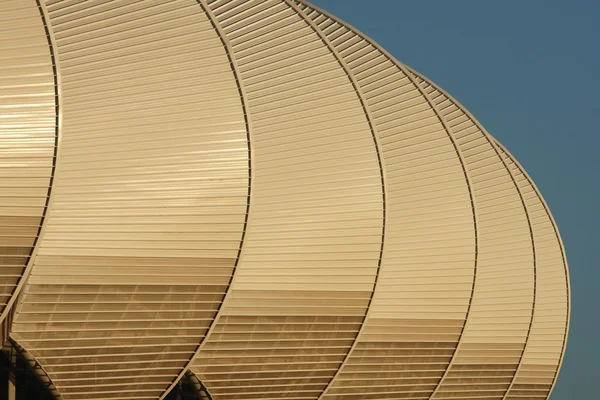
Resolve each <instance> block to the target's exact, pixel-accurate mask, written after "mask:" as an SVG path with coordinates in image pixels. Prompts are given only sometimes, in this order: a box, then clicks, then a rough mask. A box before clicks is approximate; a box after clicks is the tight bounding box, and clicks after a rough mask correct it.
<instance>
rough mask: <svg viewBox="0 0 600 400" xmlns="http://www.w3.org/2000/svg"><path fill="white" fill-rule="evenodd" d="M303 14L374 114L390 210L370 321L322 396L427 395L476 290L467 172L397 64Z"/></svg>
mask: <svg viewBox="0 0 600 400" xmlns="http://www.w3.org/2000/svg"><path fill="white" fill-rule="evenodd" d="M302 8H303V9H304V10H305V12H306V14H307V15H308V16H309V17H310V18H312V19H313V20H314V21H315V23H316V24H317V26H318V27H319V29H321V30H322V32H323V33H324V34H325V35H327V37H329V38H330V40H331V42H332V43H333V44H334V46H335V47H336V49H338V51H339V54H340V55H341V56H342V57H343V59H344V60H345V61H346V62H347V64H348V66H349V67H350V68H351V70H352V73H353V74H354V75H355V76H356V79H357V82H358V83H359V86H360V88H361V90H362V91H363V93H364V95H365V97H366V99H367V107H368V108H369V110H370V111H371V113H372V114H373V115H374V122H375V126H376V127H377V132H378V134H379V139H380V141H381V143H382V155H383V160H384V163H385V166H386V183H387V196H388V202H387V204H388V213H389V218H388V221H389V223H388V226H387V235H386V243H385V252H384V256H383V265H382V270H381V275H380V281H379V283H378V286H377V291H376V293H375V296H374V299H373V304H372V305H371V309H370V313H369V318H368V319H367V320H366V321H365V324H364V326H363V329H362V334H361V336H360V337H359V340H358V343H357V345H356V347H355V349H354V351H353V352H352V353H351V354H350V356H349V358H348V359H347V360H346V362H345V365H344V366H343V367H342V369H341V370H340V373H339V374H338V376H336V379H335V380H334V381H333V382H332V383H331V385H330V387H329V388H328V390H327V392H326V393H325V396H324V398H337V397H344V398H378V399H379V398H398V397H400V396H402V395H403V394H406V393H412V394H414V395H419V394H421V397H428V395H429V394H430V393H431V392H432V390H433V388H434V387H435V384H436V383H437V382H438V381H439V379H440V378H441V377H442V374H443V372H444V370H445V368H446V366H447V364H448V362H449V361H450V358H451V355H452V353H453V351H454V349H455V347H456V344H457V342H458V339H459V336H460V333H461V330H462V326H463V324H464V321H465V318H466V313H467V309H468V305H469V299H470V297H471V292H472V286H473V277H474V272H475V253H476V242H475V229H474V228H475V223H474V217H473V205H472V202H471V198H470V194H469V188H468V182H467V179H466V176H465V171H464V167H463V165H462V162H461V159H460V157H459V156H458V154H457V151H456V147H455V145H454V144H453V141H452V138H451V137H449V135H448V133H447V132H446V130H445V129H444V126H443V125H442V123H441V122H440V120H439V118H438V116H437V115H436V113H435V112H434V111H433V109H432V107H431V106H430V105H429V104H428V102H427V99H426V98H425V97H424V96H423V95H422V94H421V92H420V91H419V89H418V88H417V86H416V85H415V84H414V83H413V82H412V80H411V79H410V78H409V77H407V75H406V74H405V72H404V71H402V69H401V68H399V67H398V66H397V65H395V64H394V63H393V62H392V61H391V60H390V59H389V58H388V57H386V56H385V55H384V54H382V53H381V52H380V51H379V50H378V49H376V48H375V47H373V46H372V45H371V44H370V43H369V42H367V41H366V40H365V39H363V38H361V37H359V36H357V35H356V34H355V33H354V32H352V31H350V30H349V29H348V28H346V27H344V26H342V25H340V24H339V23H336V22H335V21H333V20H331V19H329V18H327V17H325V16H323V15H322V14H320V13H318V12H315V11H313V10H311V9H310V8H306V7H302ZM441 171H443V173H441Z"/></svg>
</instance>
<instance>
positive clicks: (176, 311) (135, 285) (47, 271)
mask: <svg viewBox="0 0 600 400" xmlns="http://www.w3.org/2000/svg"><path fill="white" fill-rule="evenodd" d="M47 10H48V16H49V21H50V23H51V25H52V31H53V34H54V37H55V40H56V43H57V52H58V58H59V62H60V65H59V71H60V74H61V77H62V87H61V90H62V102H63V113H64V120H63V124H62V128H61V129H62V130H61V146H60V159H59V162H58V167H57V168H58V171H57V179H56V180H55V184H54V189H55V192H54V193H53V196H54V197H53V204H52V209H51V210H50V213H51V214H50V217H49V218H48V220H47V221H46V226H45V234H44V237H43V239H42V241H41V244H40V249H39V252H38V254H37V259H36V261H35V265H34V268H33V272H32V274H31V276H30V278H29V284H28V288H27V292H26V295H25V296H24V297H23V300H22V304H21V308H20V311H19V314H18V316H17V318H16V319H15V324H14V331H13V335H14V337H15V338H16V339H17V340H18V341H19V342H20V343H21V344H22V345H23V346H24V347H25V348H27V350H28V351H29V352H30V353H31V354H33V355H34V356H35V357H36V358H37V359H38V360H39V362H40V363H42V364H43V365H44V366H45V368H46V370H47V372H48V374H49V376H50V377H51V378H52V380H53V382H54V383H55V385H56V387H57V388H58V390H59V391H60V392H61V394H62V395H63V396H64V397H65V398H66V399H106V398H140V399H141V398H147V399H154V398H157V397H158V396H160V395H161V394H162V393H163V392H164V390H165V389H166V388H167V387H168V385H169V384H170V383H171V381H172V380H173V379H174V377H176V376H177V374H178V373H179V372H180V371H181V369H182V368H184V367H185V365H186V363H187V360H188V359H189V358H190V357H191V356H192V355H193V353H194V351H195V350H196V348H197V346H198V345H199V343H200V341H201V340H202V338H203V336H204V335H205V333H206V332H207V330H208V328H209V326H210V325H211V323H212V320H213V318H214V316H215V314H216V311H217V309H218V308H219V306H220V303H221V300H222V299H223V296H224V294H225V291H226V289H227V287H228V284H229V281H230V279H231V275H232V273H233V269H234V266H235V263H236V259H237V255H238V251H239V248H240V241H241V236H242V232H243V230H244V223H245V216H246V208H247V202H248V143H247V137H246V127H245V122H244V115H243V109H242V106H241V100H240V94H239V91H238V87H237V85H236V83H235V79H234V75H233V73H232V70H231V67H230V65H229V62H228V59H227V55H226V53H225V49H224V48H223V44H222V43H221V40H220V39H219V37H218V35H217V34H216V32H215V31H214V28H213V27H212V25H211V23H210V21H208V19H207V18H206V16H205V15H204V14H203V13H202V12H201V9H200V7H199V6H198V4H197V3H196V2H195V1H192V0H189V1H184V0H178V1H174V2H169V3H165V2H163V1H145V2H142V3H140V2H120V3H113V2H110V3H104V2H91V1H90V2H85V3H81V2H71V3H63V2H48V4H47ZM38 18H39V16H38Z"/></svg>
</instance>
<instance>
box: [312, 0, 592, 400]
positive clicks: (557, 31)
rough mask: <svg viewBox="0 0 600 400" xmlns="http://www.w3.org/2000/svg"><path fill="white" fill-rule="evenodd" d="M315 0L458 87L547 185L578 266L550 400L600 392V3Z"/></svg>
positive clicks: (587, 399)
mask: <svg viewBox="0 0 600 400" xmlns="http://www.w3.org/2000/svg"><path fill="white" fill-rule="evenodd" d="M313 3H314V4H315V5H317V6H320V7H322V8H324V9H325V10H327V11H330V12H331V13H333V14H334V15H336V16H337V17H339V18H341V19H343V20H345V21H346V22H349V23H350V24H352V25H354V26H355V27H356V28H358V29H359V30H361V31H362V32H363V33H365V34H366V35H368V36H370V37H371V38H373V39H374V40H375V41H377V42H378V43H379V44H381V45H382V46H383V47H384V48H385V49H387V50H388V51H389V52H390V53H391V54H393V55H394V56H395V57H396V58H397V59H398V60H400V61H402V62H404V63H406V64H408V65H410V66H411V67H413V68H415V69H416V70H417V71H419V72H421V73H423V74H424V75H426V76H427V77H429V78H431V79H432V80H433V81H434V82H436V83H437V84H438V85H440V86H441V87H442V88H444V89H445V90H447V91H448V92H449V93H450V94H452V95H453V96H454V97H455V98H456V99H457V100H458V101H460V102H461V103H462V104H463V105H464V106H466V107H467V108H468V109H469V111H471V112H472V113H473V114H474V115H475V117H476V118H477V119H478V120H479V121H480V122H481V123H482V124H483V125H484V126H485V127H486V128H487V130H488V131H489V132H490V133H491V134H492V135H494V136H495V137H496V138H498V140H500V142H501V143H502V144H504V145H505V146H506V147H507V148H508V149H509V150H510V151H511V153H512V154H513V155H514V156H515V157H516V158H517V159H518V160H519V162H520V163H521V164H522V165H523V166H524V167H525V169H526V170H527V172H528V173H529V175H530V176H531V177H532V178H533V180H534V181H535V182H536V184H537V186H538V188H539V189H540V190H541V192H542V194H543V196H544V198H545V199H546V201H547V203H548V205H549V206H550V210H551V211H552V214H553V215H554V217H555V219H556V221H557V223H558V226H559V229H560V232H561V235H562V238H563V241H564V243H565V247H566V252H567V258H568V262H569V267H570V273H571V289H572V298H571V303H572V304H571V305H572V314H571V328H570V334H569V340H568V348H567V352H566V356H565V360H564V363H563V368H562V370H561V373H560V376H559V379H558V383H557V385H556V388H555V390H554V393H553V394H552V397H551V400H579V399H581V400H591V399H596V398H600V396H599V395H598V392H599V389H598V382H599V381H600V363H599V362H598V360H600V340H598V338H600V311H599V309H600V267H599V266H598V261H597V260H598V257H597V256H596V255H597V254H598V251H597V248H598V247H599V246H600V243H599V240H598V239H599V238H600V235H599V234H598V228H599V226H600V211H599V209H598V200H597V199H598V198H599V197H600V183H599V182H600V178H599V176H598V175H599V173H600V132H599V129H598V122H597V117H598V116H599V115H600V1H597V0H577V1H564V0H563V1H558V0H527V1H523V0H507V1H480V0H455V1H439V0H437V1H436V0H421V1H408V0H404V1H399V0H369V1H365V0H314V1H313ZM366 5H368V6H369V7H368V8H367V7H366Z"/></svg>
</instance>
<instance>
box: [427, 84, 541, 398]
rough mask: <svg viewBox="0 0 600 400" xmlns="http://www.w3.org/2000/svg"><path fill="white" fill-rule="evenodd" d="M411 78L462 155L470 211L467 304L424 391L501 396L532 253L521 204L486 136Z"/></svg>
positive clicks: (528, 314)
mask: <svg viewBox="0 0 600 400" xmlns="http://www.w3.org/2000/svg"><path fill="white" fill-rule="evenodd" d="M417 81H418V82H419V83H420V85H421V87H422V88H423V90H424V92H425V93H426V95H427V96H428V97H429V98H430V99H431V101H432V103H433V104H435V107H436V109H437V110H438V112H439V113H440V116H441V118H443V119H444V120H445V121H446V123H447V126H448V129H449V130H450V133H451V134H452V135H453V136H454V138H455V140H456V143H457V145H458V148H459V151H460V152H461V153H462V154H463V156H464V157H465V161H466V167H467V173H468V174H469V175H470V177H471V182H472V190H473V195H474V199H475V203H476V207H477V217H478V230H477V233H478V241H479V247H478V263H477V276H476V279H475V287H474V291H473V298H472V300H471V309H470V312H469V316H468V319H467V322H466V324H465V328H464V331H463V335H462V338H461V341H460V343H459V345H458V348H457V350H456V352H455V354H454V356H453V358H452V362H451V365H450V366H449V369H448V373H447V374H446V375H445V376H444V379H442V381H441V382H440V383H439V385H438V387H437V388H436V390H435V392H434V395H433V396H432V398H434V399H448V398H456V397H478V396H485V397H486V398H490V399H502V397H503V396H504V394H505V393H506V390H507V389H508V386H509V385H510V381H511V379H512V377H513V376H514V374H515V371H516V368H517V366H518V364H519V360H520V357H521V354H522V352H523V348H524V345H525V343H526V341H527V336H528V334H529V327H530V324H531V318H532V310H533V300H534V299H533V295H534V290H535V288H534V284H535V270H534V267H535V258H534V245H533V242H532V235H531V229H530V223H529V219H528V215H527V209H526V208H525V207H524V204H523V201H522V199H521V196H520V194H519V191H518V188H517V186H516V184H515V181H514V179H513V177H512V176H511V174H510V173H509V171H508V169H507V168H506V166H505V164H504V163H503V162H502V159H501V158H500V156H499V155H498V152H497V151H496V149H495V148H494V146H493V143H492V142H491V140H490V138H489V137H487V136H486V135H485V134H484V133H483V132H482V131H481V130H480V129H479V127H478V126H477V125H476V124H475V122H474V121H473V120H471V119H470V117H469V116H468V115H467V114H466V113H465V112H464V111H463V110H462V109H460V108H459V107H458V106H457V105H456V104H454V102H453V101H452V100H450V99H448V98H447V97H446V96H445V95H444V94H443V93H441V92H440V91H439V90H438V89H436V88H435V87H433V86H432V85H430V84H429V83H428V82H427V81H425V80H424V79H422V78H419V77H418V78H417ZM500 216H501V217H500ZM481 371H484V372H483V373H481ZM474 375H477V376H478V377H477V378H474Z"/></svg>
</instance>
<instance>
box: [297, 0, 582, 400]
mask: <svg viewBox="0 0 600 400" xmlns="http://www.w3.org/2000/svg"><path fill="white" fill-rule="evenodd" d="M294 1H296V2H298V3H304V4H306V5H308V6H309V7H311V8H313V9H315V10H316V11H318V12H320V13H322V14H323V15H325V16H327V17H329V18H331V19H333V20H335V21H337V22H339V23H341V24H344V25H345V26H346V27H347V28H348V29H350V30H352V31H354V32H355V33H357V34H358V35H360V36H361V37H362V38H364V39H365V40H367V41H368V42H369V43H370V44H371V45H372V46H374V47H375V48H376V49H378V50H379V51H381V53H382V54H384V55H385V56H386V57H388V58H389V59H390V61H392V62H394V63H396V65H398V66H399V67H401V68H402V67H404V68H406V69H407V70H408V71H410V72H411V73H412V74H415V75H417V76H420V77H422V78H423V79H424V80H426V81H427V82H428V83H430V84H431V85H432V86H435V88H436V89H437V90H439V91H440V92H441V93H442V94H444V95H445V96H446V97H448V99H450V100H451V101H453V102H454V103H455V104H456V106H457V107H459V108H460V109H461V110H462V111H463V112H464V113H465V115H466V116H467V117H469V118H470V119H471V120H472V121H473V122H474V123H475V125H476V126H477V127H478V128H479V129H480V130H481V131H482V132H483V134H484V135H485V136H486V137H487V138H488V140H489V141H490V142H491V143H492V146H494V145H496V146H497V147H499V148H501V149H502V150H503V151H505V152H506V154H507V155H509V156H510V157H511V159H512V160H513V162H514V163H515V164H516V165H517V166H518V167H519V168H520V169H521V171H523V175H524V176H525V177H526V178H527V180H528V181H529V183H530V184H531V186H532V187H533V189H534V190H535V192H536V194H537V195H538V197H539V198H540V201H541V203H542V204H543V206H544V209H545V210H546V212H547V213H548V216H549V218H550V221H551V222H552V225H553V227H554V230H555V232H556V236H557V238H558V242H559V244H560V249H561V253H562V258H563V264H564V268H565V276H566V282H567V323H566V328H565V336H564V340H563V346H562V352H561V356H560V360H559V363H558V366H557V370H556V374H555V377H554V381H553V382H552V387H551V388H550V391H549V393H548V398H549V397H550V396H551V395H552V391H553V390H554V386H555V385H556V381H557V378H558V373H559V371H560V369H561V367H562V363H563V360H564V355H565V350H566V347H567V338H568V333H569V324H570V320H571V283H570V279H569V266H568V262H567V257H566V252H565V247H564V243H563V241H562V238H561V236H560V232H559V230H558V225H557V223H556V220H555V219H554V216H553V215H552V213H551V212H550V209H549V207H548V204H547V203H546V200H545V199H544V197H543V196H542V195H541V193H540V190H539V189H538V187H537V186H536V184H535V183H534V181H533V180H532V179H531V177H530V176H529V175H528V174H527V172H526V171H525V169H524V168H523V167H522V166H521V164H520V163H519V162H518V161H517V160H516V158H515V157H514V156H513V155H512V154H511V153H510V152H509V151H508V150H507V149H506V148H505V147H504V146H503V145H501V144H500V143H499V142H498V141H497V140H496V139H495V138H494V137H493V136H492V135H491V134H490V133H489V132H488V131H487V130H486V129H485V128H484V127H483V125H482V124H481V123H480V122H479V121H478V120H477V118H475V116H473V114H472V113H471V112H470V111H469V110H468V109H467V108H465V107H464V106H463V105H462V104H461V103H460V102H459V101H457V100H456V99H455V98H454V97H453V96H452V95H450V94H449V93H448V92H446V91H445V90H444V89H442V88H441V87H439V86H438V85H437V84H434V83H433V81H432V80H431V79H429V78H427V77H426V76H425V75H423V74H421V73H417V72H416V71H415V70H414V69H413V68H412V67H410V66H409V65H407V64H405V63H402V62H400V61H398V60H397V59H396V57H394V56H393V55H392V54H390V53H389V52H388V51H387V50H385V49H384V48H383V47H382V46H381V45H379V43H377V42H376V41H375V40H373V39H371V38H370V37H369V36H368V35H365V34H364V33H362V32H361V31H360V30H359V29H356V28H355V27H354V26H352V25H350V24H349V23H347V22H345V21H342V20H341V19H340V18H338V17H335V16H333V15H332V14H331V13H329V12H327V11H325V10H323V9H322V8H320V7H318V6H316V5H314V4H312V3H311V2H309V1H307V0H294ZM500 158H501V159H502V157H500ZM503 163H504V161H503ZM509 173H510V172H509ZM511 177H512V174H511ZM517 190H519V189H518V187H517ZM519 193H520V191H519Z"/></svg>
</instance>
